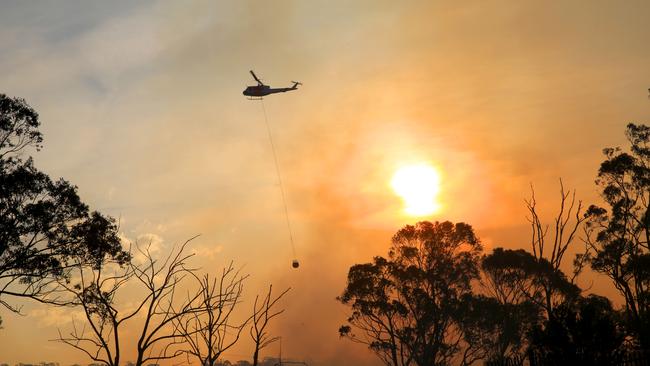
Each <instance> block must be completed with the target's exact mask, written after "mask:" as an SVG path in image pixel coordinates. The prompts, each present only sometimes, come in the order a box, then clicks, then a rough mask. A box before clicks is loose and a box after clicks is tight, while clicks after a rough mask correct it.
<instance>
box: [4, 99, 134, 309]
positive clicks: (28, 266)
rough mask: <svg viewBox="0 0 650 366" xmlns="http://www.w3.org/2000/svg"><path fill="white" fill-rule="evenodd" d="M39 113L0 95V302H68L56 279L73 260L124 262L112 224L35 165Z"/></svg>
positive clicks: (96, 264)
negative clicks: (30, 154)
mask: <svg viewBox="0 0 650 366" xmlns="http://www.w3.org/2000/svg"><path fill="white" fill-rule="evenodd" d="M39 125H40V122H39V118H38V114H37V113H36V111H34V110H33V109H32V108H31V107H30V106H29V105H28V104H27V103H26V102H25V101H24V100H23V99H20V98H10V97H8V96H6V95H4V94H0V304H2V305H3V306H4V307H5V308H7V309H9V310H11V311H15V312H18V311H20V307H18V306H16V305H12V304H11V303H10V302H9V299H8V298H9V297H23V298H31V299H35V300H37V301H41V302H46V303H54V304H66V303H68V301H70V299H66V298H65V297H62V296H61V293H60V292H58V287H57V286H56V280H57V279H62V278H66V276H67V275H68V270H69V269H70V265H71V263H74V264H76V265H78V264H80V263H83V264H84V265H90V266H93V267H95V268H98V267H100V266H101V265H102V263H103V262H104V260H105V259H106V258H112V259H116V260H119V261H122V262H123V261H127V260H128V253H126V252H124V251H123V250H122V247H121V244H120V240H119V238H118V233H117V226H116V224H115V221H114V220H113V219H112V218H111V217H108V216H104V215H102V214H101V213H99V212H91V211H90V210H89V208H88V206H87V205H86V204H85V203H84V202H83V201H82V200H81V198H80V197H79V195H78V194H77V188H76V187H75V186H74V185H72V184H70V183H69V182H67V181H66V180H64V179H59V180H52V179H51V178H50V177H49V176H48V175H47V174H45V173H43V172H41V171H39V170H38V169H36V167H34V163H33V160H32V158H31V157H27V158H24V155H25V153H27V152H28V151H29V150H30V149H34V150H39V149H40V148H41V142H42V141H43V136H42V134H41V133H40V131H39V130H38V127H39Z"/></svg>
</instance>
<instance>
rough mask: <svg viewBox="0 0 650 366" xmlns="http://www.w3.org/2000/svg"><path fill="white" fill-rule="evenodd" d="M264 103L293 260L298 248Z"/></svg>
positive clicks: (265, 119) (265, 121) (267, 128)
mask: <svg viewBox="0 0 650 366" xmlns="http://www.w3.org/2000/svg"><path fill="white" fill-rule="evenodd" d="M260 101H261V102H262V110H263V111H264V123H265V124H266V131H267V132H268V135H269V142H270V143H271V151H272V152H273V161H274V162H275V173H276V175H277V176H278V182H279V183H280V193H281V194H282V204H283V206H284V218H285V219H286V221H287V229H288V230H289V242H290V243H291V251H292V252H293V258H294V259H295V258H296V246H295V245H294V244H293V230H291V221H290V220H289V209H288V208H287V199H286V196H285V194H284V184H282V175H281V174H280V164H279V163H278V156H277V154H276V153H275V144H274V143H273V134H271V126H270V125H269V118H268V117H267V115H266V107H265V106H264V99H260Z"/></svg>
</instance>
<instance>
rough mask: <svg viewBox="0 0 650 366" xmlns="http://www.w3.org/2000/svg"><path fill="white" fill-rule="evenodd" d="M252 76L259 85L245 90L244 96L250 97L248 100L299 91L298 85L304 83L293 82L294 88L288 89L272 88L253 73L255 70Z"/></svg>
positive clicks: (251, 71)
mask: <svg viewBox="0 0 650 366" xmlns="http://www.w3.org/2000/svg"><path fill="white" fill-rule="evenodd" d="M250 73H251V75H253V79H255V81H257V85H255V86H248V87H246V89H245V90H244V92H243V93H242V94H244V95H245V96H247V97H249V98H248V99H262V97H265V96H267V95H269V94H275V93H284V92H288V91H292V90H296V89H298V85H302V83H300V82H297V81H292V83H293V86H290V87H288V88H271V87H270V86H268V85H265V84H264V83H263V82H262V80H260V79H259V78H258V77H257V75H255V73H254V72H253V70H250Z"/></svg>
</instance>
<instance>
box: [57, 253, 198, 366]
mask: <svg viewBox="0 0 650 366" xmlns="http://www.w3.org/2000/svg"><path fill="white" fill-rule="evenodd" d="M188 242H189V241H187V242H185V243H184V244H183V245H181V246H179V247H176V248H173V249H172V250H171V251H170V253H169V255H168V256H167V257H165V258H163V259H162V260H161V261H159V260H156V259H155V258H154V256H153V255H152V253H151V251H150V245H149V246H146V247H144V248H141V247H140V246H139V245H138V244H137V243H136V245H135V251H136V252H135V254H136V259H138V258H140V259H141V260H140V259H138V260H136V259H134V260H133V261H131V262H129V263H126V264H124V263H119V262H116V263H113V264H114V265H113V266H110V267H106V268H99V269H95V268H88V267H82V266H79V267H78V268H77V271H76V272H75V273H74V276H73V279H74V282H73V283H70V284H68V283H61V286H63V287H64V288H65V289H66V290H67V291H68V292H70V293H71V294H73V295H74V297H75V298H76V300H77V302H78V303H79V304H80V306H81V308H82V309H83V311H84V319H83V323H84V326H82V327H79V326H77V324H76V322H75V321H74V319H73V329H72V331H71V332H70V333H69V334H68V335H66V336H64V335H63V334H61V332H60V331H59V339H58V341H60V342H62V343H65V344H67V345H69V346H71V347H73V348H75V349H77V350H79V351H81V352H83V353H84V354H86V356H88V357H89V358H90V359H92V360H93V361H96V362H101V363H102V364H104V365H107V366H119V365H120V362H121V361H120V357H121V354H122V348H121V343H120V336H121V331H122V329H123V327H124V324H126V323H127V322H128V321H130V320H134V319H137V318H139V320H141V321H142V323H141V324H140V325H139V326H138V327H137V328H136V329H135V330H134V329H133V328H131V332H135V333H136V335H137V337H138V338H137V341H136V343H135V345H134V346H135V355H136V357H137V358H136V360H135V365H136V366H142V365H145V364H146V363H148V362H152V361H159V360H165V359H171V358H175V357H177V356H179V355H181V354H183V353H184V350H183V348H182V347H180V346H179V345H180V344H182V343H184V341H185V336H186V334H183V333H181V332H180V330H179V329H178V327H176V326H175V325H176V324H177V320H178V319H181V318H183V317H186V316H192V315H193V314H197V313H204V312H205V311H206V304H205V302H204V301H203V300H204V299H203V297H202V294H203V293H202V292H201V291H200V290H199V291H196V292H190V293H187V294H186V295H185V296H182V295H177V290H180V284H181V282H182V281H183V280H184V279H185V278H186V277H187V276H188V275H190V276H191V275H192V273H193V272H194V271H195V269H193V268H190V267H188V266H187V260H188V259H189V258H190V257H192V254H185V252H184V251H185V248H186V246H187V244H188ZM133 282H134V283H138V284H139V285H140V286H141V290H140V291H139V292H138V293H139V294H141V296H142V297H141V298H140V299H134V300H132V302H131V305H129V306H127V309H126V310H120V309H119V307H118V306H119V305H118V304H117V302H116V298H117V295H118V294H119V292H120V290H121V289H122V288H123V286H124V285H125V284H127V283H133Z"/></svg>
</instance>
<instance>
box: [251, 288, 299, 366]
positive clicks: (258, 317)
mask: <svg viewBox="0 0 650 366" xmlns="http://www.w3.org/2000/svg"><path fill="white" fill-rule="evenodd" d="M289 290H291V288H287V289H286V290H284V291H283V292H282V293H280V294H279V295H277V296H275V297H273V285H269V291H268V292H267V293H266V296H265V297H264V298H263V299H262V301H261V302H260V298H259V295H258V296H256V297H255V303H254V304H253V317H252V318H253V324H252V326H251V328H250V336H251V338H252V339H253V342H254V343H255V351H254V352H253V366H257V362H258V359H259V354H260V351H261V350H262V349H263V348H265V347H267V346H268V345H270V344H271V343H273V342H276V341H277V340H278V339H280V337H271V335H270V334H269V332H268V331H267V329H266V327H267V326H268V325H269V322H270V321H271V320H272V319H273V318H275V317H276V316H278V315H280V314H282V313H283V312H284V309H281V310H275V309H273V307H274V306H275V305H276V304H277V302H278V301H279V300H280V299H281V298H282V297H283V296H284V295H285V294H286V293H287V292H289ZM258 304H259V306H258Z"/></svg>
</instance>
